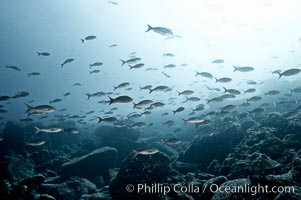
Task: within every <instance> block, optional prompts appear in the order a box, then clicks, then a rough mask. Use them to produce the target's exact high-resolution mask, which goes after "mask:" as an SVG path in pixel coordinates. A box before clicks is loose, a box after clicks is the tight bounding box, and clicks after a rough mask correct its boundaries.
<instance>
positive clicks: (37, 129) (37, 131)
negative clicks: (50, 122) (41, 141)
mask: <svg viewBox="0 0 301 200" xmlns="http://www.w3.org/2000/svg"><path fill="white" fill-rule="evenodd" d="M34 128H35V129H36V132H35V133H34V134H35V135H36V134H38V133H39V132H40V131H41V130H40V129H39V128H38V127H37V126H35V127H34Z"/></svg>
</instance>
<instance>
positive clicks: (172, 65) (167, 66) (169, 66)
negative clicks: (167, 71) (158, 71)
mask: <svg viewBox="0 0 301 200" xmlns="http://www.w3.org/2000/svg"><path fill="white" fill-rule="evenodd" d="M175 67H176V65H175V64H168V65H164V68H175Z"/></svg>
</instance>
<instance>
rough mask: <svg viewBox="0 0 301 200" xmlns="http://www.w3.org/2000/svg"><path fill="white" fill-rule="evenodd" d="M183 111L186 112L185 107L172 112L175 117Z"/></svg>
mask: <svg viewBox="0 0 301 200" xmlns="http://www.w3.org/2000/svg"><path fill="white" fill-rule="evenodd" d="M183 110H185V108H184V107H179V108H177V109H176V110H174V111H172V112H173V114H174V115H175V114H176V113H179V112H182V111H183Z"/></svg>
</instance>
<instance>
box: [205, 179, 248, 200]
mask: <svg viewBox="0 0 301 200" xmlns="http://www.w3.org/2000/svg"><path fill="white" fill-rule="evenodd" d="M250 184H251V182H250V180H249V179H235V180H231V181H227V182H224V183H223V184H222V185H221V186H220V188H226V187H229V188H238V187H244V186H245V185H250ZM215 189H216V188H215ZM234 199H237V200H238V199H253V196H252V195H251V193H247V192H246V193H239V192H219V191H217V192H216V193H215V194H214V196H213V197H212V199H211V200H234Z"/></svg>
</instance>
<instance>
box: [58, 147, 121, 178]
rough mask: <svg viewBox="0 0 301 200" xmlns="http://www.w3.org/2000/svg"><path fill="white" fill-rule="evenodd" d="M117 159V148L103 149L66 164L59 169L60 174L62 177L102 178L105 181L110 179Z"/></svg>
mask: <svg viewBox="0 0 301 200" xmlns="http://www.w3.org/2000/svg"><path fill="white" fill-rule="evenodd" d="M116 159H117V150H116V149H115V148H111V147H103V148H100V149H96V150H94V151H92V152H91V153H89V154H87V155H85V156H82V157H79V158H75V159H73V160H71V161H69V162H66V163H64V164H63V165H62V166H61V167H60V169H59V174H60V175H61V176H62V177H70V176H79V177H83V178H94V177H97V176H102V177H103V178H104V179H108V178H109V169H111V168H114V167H115V164H116Z"/></svg>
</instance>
